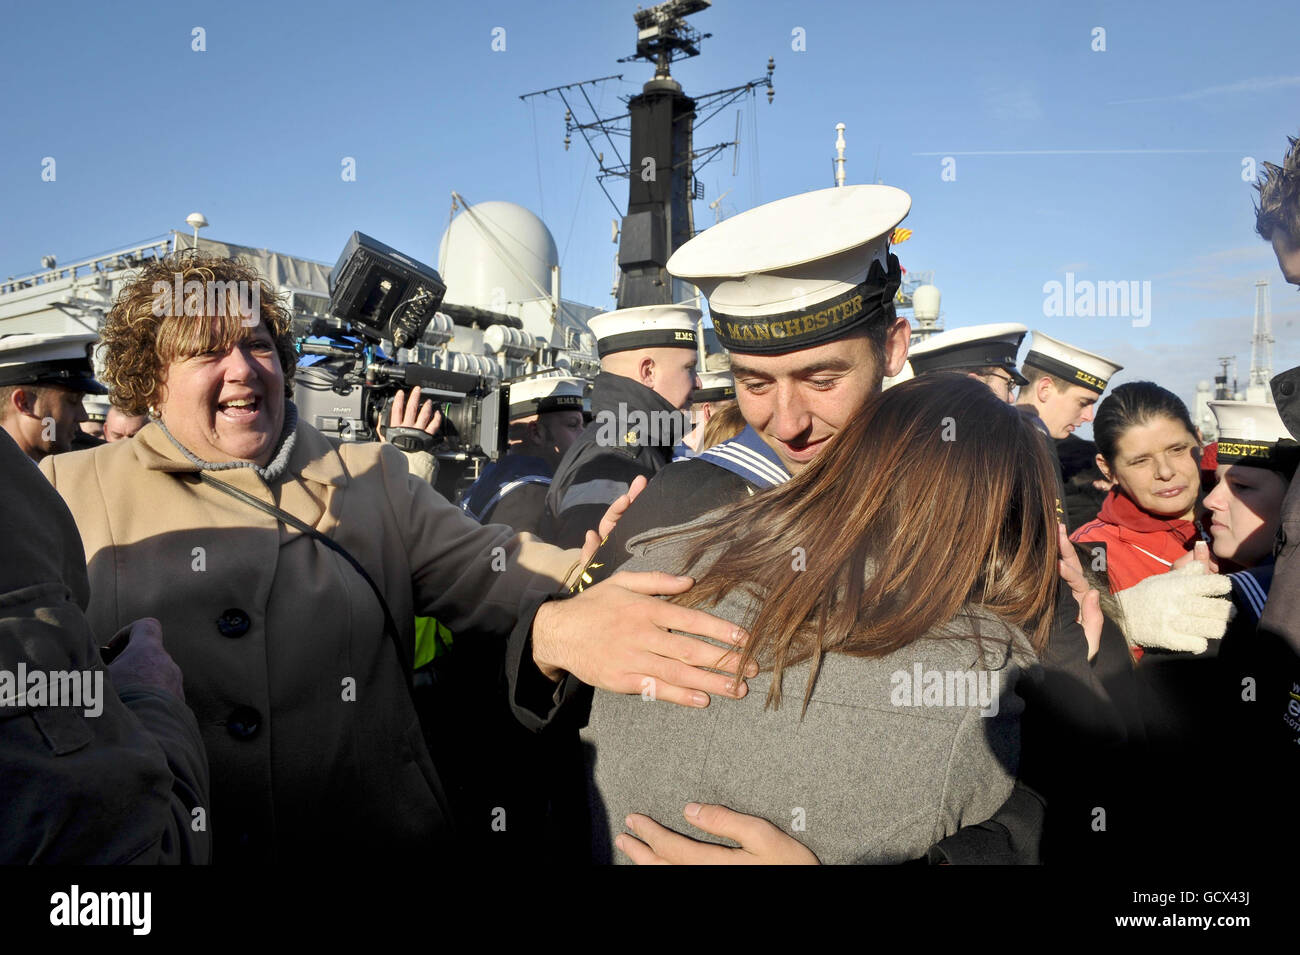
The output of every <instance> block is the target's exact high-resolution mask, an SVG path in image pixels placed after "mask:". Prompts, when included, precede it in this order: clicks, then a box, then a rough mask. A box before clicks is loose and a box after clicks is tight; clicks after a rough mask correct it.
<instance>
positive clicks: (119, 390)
mask: <svg viewBox="0 0 1300 955" xmlns="http://www.w3.org/2000/svg"><path fill="white" fill-rule="evenodd" d="M254 290H256V291H254ZM250 306H251V310H252V311H253V313H254V314H253V315H252V318H253V322H251V323H248V322H247V316H248V312H249V309H250ZM259 321H260V322H265V323H266V327H267V330H268V331H269V332H270V333H271V337H272V338H273V339H274V340H275V347H276V352H277V353H278V354H279V356H280V365H281V366H282V368H283V369H284V390H285V397H292V396H293V373H294V369H295V367H296V364H297V362H296V358H295V353H294V348H293V321H292V316H291V315H290V313H289V310H288V309H287V308H285V306H284V304H283V302H282V301H281V300H280V297H279V296H278V295H277V294H276V292H275V291H274V290H273V289H272V288H271V286H270V285H269V284H268V283H267V282H266V280H265V279H263V278H262V276H261V275H259V274H258V272H257V270H256V269H254V268H253V267H252V266H250V265H248V264H246V263H244V262H242V261H240V260H238V259H226V258H221V257H219V256H215V255H209V254H206V253H203V252H196V251H195V250H193V249H187V250H185V251H184V252H179V253H172V254H170V255H166V256H161V257H159V258H157V259H154V260H153V261H151V262H149V263H147V264H146V265H145V266H144V267H143V268H142V269H141V270H140V271H139V273H138V274H136V276H135V277H134V278H132V279H131V280H129V281H128V282H127V283H126V285H125V286H123V288H122V290H121V292H119V293H118V296H117V300H116V301H115V302H114V303H113V308H112V309H111V310H110V311H109V313H108V317H107V318H106V319H105V320H104V325H103V327H102V328H101V329H100V331H99V338H100V344H99V347H100V349H101V350H102V351H103V357H104V380H105V381H106V382H108V385H109V388H110V391H111V395H110V399H111V400H112V402H113V404H114V405H116V406H117V407H118V408H120V409H121V410H122V411H123V412H125V413H126V414H132V415H135V414H145V413H146V412H147V411H148V409H149V408H151V407H153V406H154V405H155V404H156V403H157V400H158V394H159V389H160V388H161V386H162V385H163V383H164V382H165V381H166V378H167V368H168V366H169V365H171V363H172V362H174V361H177V360H179V359H183V358H188V357H190V356H192V355H197V354H200V353H201V352H205V351H208V350H211V349H225V348H230V347H231V346H232V345H234V344H235V343H236V342H238V341H239V340H240V339H242V338H243V337H244V335H245V334H247V330H248V327H249V324H256V323H257V322H259Z"/></svg>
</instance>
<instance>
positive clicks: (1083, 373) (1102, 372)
mask: <svg viewBox="0 0 1300 955" xmlns="http://www.w3.org/2000/svg"><path fill="white" fill-rule="evenodd" d="M1024 364H1026V365H1033V366H1034V367H1035V368H1041V369H1042V370H1043V371H1046V372H1049V373H1050V374H1052V375H1055V376H1056V377H1058V378H1060V379H1061V380H1062V381H1064V382H1067V383H1068V384H1071V385H1082V386H1083V387H1084V388H1087V389H1088V390H1090V391H1095V392H1097V394H1101V393H1102V392H1103V391H1105V390H1106V382H1108V381H1110V379H1111V378H1112V377H1113V376H1114V375H1115V373H1116V372H1117V371H1120V370H1122V369H1123V367H1124V366H1123V365H1120V364H1117V363H1116V362H1113V361H1111V360H1110V359H1109V358H1103V357H1102V356H1101V355H1098V354H1096V353H1094V352H1090V351H1084V350H1083V349H1082V348H1076V347H1075V346H1073V345H1067V344H1066V343H1065V342H1063V341H1059V340H1058V339H1055V338H1051V337H1049V336H1047V335H1044V334H1043V333H1042V332H1039V331H1035V332H1034V333H1033V337H1032V338H1031V339H1030V340H1029V353H1028V354H1026V355H1025V360H1024Z"/></svg>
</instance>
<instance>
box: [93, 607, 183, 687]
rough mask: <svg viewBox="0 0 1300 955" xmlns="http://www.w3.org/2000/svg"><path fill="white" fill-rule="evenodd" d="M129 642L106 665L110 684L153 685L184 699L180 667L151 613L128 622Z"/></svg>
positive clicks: (121, 685)
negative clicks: (116, 656) (111, 681)
mask: <svg viewBox="0 0 1300 955" xmlns="http://www.w3.org/2000/svg"><path fill="white" fill-rule="evenodd" d="M129 626H130V630H131V642H130V643H128V644H127V645H126V649H125V650H123V651H122V653H121V655H119V656H118V658H117V659H116V660H114V661H113V662H112V663H110V664H109V665H108V673H109V675H110V676H111V677H112V678H113V684H114V685H115V686H117V687H118V688H119V689H121V688H122V687H124V686H131V685H136V686H140V685H144V686H152V687H156V688H158V689H160V690H164V691H166V692H168V693H170V694H171V695H172V696H174V697H176V698H177V699H180V700H184V699H185V689H184V687H183V684H182V682H181V668H180V667H178V666H177V665H176V661H175V660H173V659H172V658H171V654H170V653H168V652H167V649H166V648H165V647H164V646H163V640H162V624H160V623H159V622H158V621H157V620H155V619H154V618H153V617H141V618H140V619H139V620H135V621H133V622H132V623H131V624H130V625H129Z"/></svg>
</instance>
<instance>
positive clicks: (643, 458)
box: [542, 305, 700, 547]
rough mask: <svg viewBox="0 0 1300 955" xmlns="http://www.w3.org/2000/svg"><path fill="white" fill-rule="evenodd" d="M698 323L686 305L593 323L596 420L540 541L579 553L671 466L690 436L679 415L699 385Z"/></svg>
mask: <svg viewBox="0 0 1300 955" xmlns="http://www.w3.org/2000/svg"><path fill="white" fill-rule="evenodd" d="M699 318H700V311H699V309H697V308H692V307H690V306H686V305H646V306H642V307H640V308H625V309H619V310H618V311H615V312H608V313H606V314H604V315H597V316H596V317H595V318H593V319H591V321H590V323H589V325H590V327H591V331H592V333H593V334H594V335H595V336H596V348H597V351H598V352H599V354H600V368H601V370H600V374H599V375H597V376H596V381H595V383H594V385H593V386H592V391H591V411H592V415H593V419H592V422H591V423H590V424H589V425H587V427H586V429H585V430H584V431H583V432H582V434H581V435H580V436H579V437H578V439H577V440H576V441H575V442H574V443H573V445H572V446H571V447H570V448H569V450H568V452H567V453H566V454H565V455H564V459H563V460H562V461H561V462H560V464H559V466H558V467H557V468H556V469H555V477H554V479H553V480H552V481H551V488H550V491H549V492H548V493H547V496H546V518H545V520H544V521H543V525H542V537H543V538H544V539H545V540H547V541H549V542H551V543H554V544H556V545H558V546H561V547H581V546H582V544H583V541H584V538H585V536H586V532H587V531H588V530H590V529H591V528H593V527H596V526H598V525H599V523H600V519H601V516H602V515H603V514H604V513H605V510H606V509H607V508H608V507H609V505H610V504H612V503H613V502H614V501H615V500H617V499H618V498H619V496H621V495H622V494H624V493H625V492H626V491H627V490H628V489H629V488H630V487H631V485H632V482H633V481H634V480H635V479H636V478H637V477H638V476H645V477H647V478H648V477H651V476H653V475H654V474H657V473H658V472H659V471H661V470H662V469H663V468H664V467H665V466H666V465H667V464H668V462H669V461H671V460H672V454H673V446H674V445H676V443H677V442H678V441H679V440H681V437H682V435H683V434H684V433H685V432H686V431H687V430H688V428H686V427H683V425H684V423H685V422H686V421H687V420H688V419H687V417H686V416H685V415H684V414H683V410H684V409H685V408H686V407H688V406H689V404H690V400H691V393H692V392H693V391H694V390H695V389H696V388H698V387H699V383H700V382H699V376H698V375H697V374H696V373H695V362H696V353H695V347H696V346H695V328H696V323H697V322H698V321H699Z"/></svg>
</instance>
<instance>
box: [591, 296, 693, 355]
mask: <svg viewBox="0 0 1300 955" xmlns="http://www.w3.org/2000/svg"><path fill="white" fill-rule="evenodd" d="M702 314H703V313H702V312H701V311H700V310H699V309H698V308H696V307H695V306H693V305H642V306H640V307H639V308H620V309H618V310H617V311H614V312H604V313H602V314H600V315H596V316H593V317H592V318H590V319H588V320H587V325H588V326H589V327H590V328H591V333H592V334H593V335H595V336H596V350H597V352H598V353H599V354H600V357H601V358H604V357H605V356H606V355H609V354H612V353H613V352H619V351H632V350H634V349H638V348H692V349H693V348H695V332H696V325H697V324H698V322H699V320H700V317H701V315H702Z"/></svg>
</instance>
